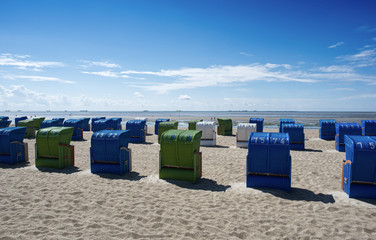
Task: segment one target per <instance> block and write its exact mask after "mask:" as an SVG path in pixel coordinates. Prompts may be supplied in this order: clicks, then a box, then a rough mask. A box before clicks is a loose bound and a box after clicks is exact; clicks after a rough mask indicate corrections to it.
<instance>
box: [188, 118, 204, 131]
mask: <svg viewBox="0 0 376 240" xmlns="http://www.w3.org/2000/svg"><path fill="white" fill-rule="evenodd" d="M198 122H202V119H200V120H191V121H189V122H188V130H196V124H197V123H198Z"/></svg>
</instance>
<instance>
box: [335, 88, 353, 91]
mask: <svg viewBox="0 0 376 240" xmlns="http://www.w3.org/2000/svg"><path fill="white" fill-rule="evenodd" d="M333 91H355V89H354V88H335V89H334V90H333Z"/></svg>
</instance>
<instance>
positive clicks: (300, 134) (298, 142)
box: [282, 123, 304, 149]
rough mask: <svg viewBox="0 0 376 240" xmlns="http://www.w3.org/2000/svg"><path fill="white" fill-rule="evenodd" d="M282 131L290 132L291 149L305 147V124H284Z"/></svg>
mask: <svg viewBox="0 0 376 240" xmlns="http://www.w3.org/2000/svg"><path fill="white" fill-rule="evenodd" d="M282 133H288V134H289V141H290V149H304V126H303V124H297V123H295V124H286V123H285V124H283V125H282Z"/></svg>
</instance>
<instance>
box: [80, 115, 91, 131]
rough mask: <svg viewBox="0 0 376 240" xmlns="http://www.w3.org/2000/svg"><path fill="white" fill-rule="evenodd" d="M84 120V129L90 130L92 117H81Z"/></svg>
mask: <svg viewBox="0 0 376 240" xmlns="http://www.w3.org/2000/svg"><path fill="white" fill-rule="evenodd" d="M81 119H82V120H83V121H82V130H84V131H90V124H89V122H90V118H81Z"/></svg>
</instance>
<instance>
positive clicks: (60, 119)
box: [52, 118, 65, 127]
mask: <svg viewBox="0 0 376 240" xmlns="http://www.w3.org/2000/svg"><path fill="white" fill-rule="evenodd" d="M52 120H57V121H58V124H57V127H62V126H64V120H65V118H52Z"/></svg>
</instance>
